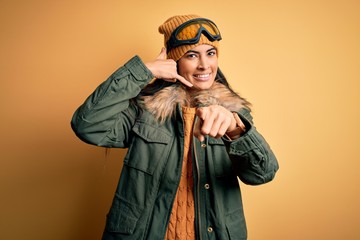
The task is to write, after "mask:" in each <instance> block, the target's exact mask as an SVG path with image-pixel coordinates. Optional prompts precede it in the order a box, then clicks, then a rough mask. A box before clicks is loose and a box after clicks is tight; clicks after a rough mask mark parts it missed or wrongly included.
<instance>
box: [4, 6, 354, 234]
mask: <svg viewBox="0 0 360 240" xmlns="http://www.w3.org/2000/svg"><path fill="white" fill-rule="evenodd" d="M184 13H197V14H200V15H202V16H204V17H209V18H211V19H213V20H214V21H215V22H216V23H217V25H218V26H219V28H220V29H221V32H222V35H223V40H222V41H221V49H220V59H219V61H220V66H221V68H222V70H223V71H224V73H225V74H226V76H227V78H228V79H229V81H230V83H231V84H232V86H233V87H234V89H236V91H238V92H239V93H241V94H242V95H243V96H245V97H246V98H248V99H249V100H250V101H251V102H252V103H253V114H254V117H255V123H256V125H257V128H258V129H259V131H260V132H262V133H263V135H264V136H265V137H266V139H267V140H268V141H269V143H270V145H271V146H272V148H273V150H274V152H275V153H276V155H277V157H278V159H279V163H280V171H279V172H278V175H277V177H276V179H275V180H274V181H273V182H271V183H270V184H267V185H263V186H258V187H250V186H244V184H242V188H243V197H244V205H245V213H246V217H247V223H248V230H249V240H262V239H270V240H272V239H276V240H278V239H286V240H287V239H289V240H297V239H299V240H304V239H306V240H308V239H315V240H318V239H327V240H329V239H330V240H332V239H334V240H338V239H347V240H349V239H360V231H359V226H360V207H359V205H360V204H359V203H360V194H359V191H360V186H359V185H360V174H359V169H360V163H359V161H360V154H359V152H360V144H359V143H360V141H359V136H360V127H359V124H360V107H359V103H360V94H359V86H360V83H359V82H360V79H359V77H360V14H359V13H360V1H357V0H353V1H351V0H327V1H326V0H324V1H321V0H311V1H310V0H305V1H300V0H298V1H291V0H263V1H261V0H246V1H243V0H223V1H211V0H207V1H193V0H183V1H174V0H167V1H163V0H152V1H147V0H144V1H119V0H118V1H115V0H113V1H111V0H105V1H91V0H90V1H89V0H87V1H85V0H84V1H76V0H75V1H73V0H72V1H70V0H67V1H55V0H54V1H50V0H49V1H45V0H44V1H40V0H32V1H28V0H14V1H10V0H1V1H0V31H1V40H0V76H1V83H0V104H1V105H0V109H1V110H0V114H1V116H0V121H1V124H0V139H1V140H0V141H1V142H0V146H1V150H0V163H1V166H0V194H1V196H0V239H6V240H9V239H15V240H17V239H27V240H32V239H34V240H35V239H37V240H38V239H51V240H64V239H66V240H79V239H81V240H82V239H86V240H89V239H99V238H100V235H101V232H102V230H103V227H104V221H105V214H106V212H107V211H108V208H109V206H110V202H111V199H112V197H113V192H114V190H115V186H116V184H117V180H118V175H119V172H120V168H121V166H122V155H123V150H118V149H115V150H111V151H110V153H109V154H108V155H106V154H105V151H104V149H102V148H98V147H94V146H90V145H87V144H85V143H83V142H81V141H80V140H78V139H77V138H76V137H75V135H74V134H73V133H72V131H71V129H70V119H71V116H72V114H73V112H74V111H75V109H76V108H77V107H78V106H79V105H80V104H81V103H82V102H83V100H84V99H85V98H86V97H87V96H88V95H89V94H90V93H91V92H92V91H93V90H94V88H95V87H96V86H97V85H98V84H99V83H100V82H102V81H103V80H105V79H106V78H107V77H108V76H109V75H110V74H111V73H112V72H113V71H114V70H116V69H117V68H118V67H119V66H121V65H123V64H124V63H125V62H126V61H127V60H128V59H129V58H131V57H132V56H133V55H135V54H139V55H140V56H141V57H142V59H143V60H144V61H149V60H152V59H153V58H155V57H156V56H157V54H158V53H159V51H160V48H161V47H162V37H161V35H160V34H158V32H157V27H158V26H159V25H160V24H161V23H162V22H163V21H165V20H166V19H167V18H168V17H170V16H172V15H175V14H184Z"/></svg>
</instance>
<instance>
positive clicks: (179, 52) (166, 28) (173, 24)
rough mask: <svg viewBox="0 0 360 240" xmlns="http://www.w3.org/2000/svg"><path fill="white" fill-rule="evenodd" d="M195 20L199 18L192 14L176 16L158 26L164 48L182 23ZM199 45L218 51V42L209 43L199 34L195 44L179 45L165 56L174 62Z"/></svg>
mask: <svg viewBox="0 0 360 240" xmlns="http://www.w3.org/2000/svg"><path fill="white" fill-rule="evenodd" d="M195 18H201V17H200V16H198V15H194V14H189V15H177V16H173V17H171V18H169V19H168V20H166V21H165V22H164V23H163V24H162V25H160V26H159V32H160V33H161V34H164V45H165V46H166V43H167V41H168V40H169V38H170V36H171V33H172V32H173V31H174V30H175V29H176V28H177V27H178V26H179V25H181V24H182V23H184V22H187V21H189V20H191V19H195ZM191 30H194V31H197V29H195V28H193V29H190V31H191ZM201 44H208V45H211V46H213V47H215V48H216V49H217V51H219V41H213V42H211V41H210V40H209V39H208V38H207V37H206V36H205V35H203V34H201V37H200V40H199V42H197V43H195V44H191V45H181V46H179V47H176V48H173V49H171V50H170V51H169V52H168V54H167V58H169V59H173V60H175V61H177V60H179V59H180V58H181V57H182V56H183V55H184V54H185V53H186V52H187V51H189V50H190V49H192V48H194V47H196V46H198V45H201Z"/></svg>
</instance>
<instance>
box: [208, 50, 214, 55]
mask: <svg viewBox="0 0 360 240" xmlns="http://www.w3.org/2000/svg"><path fill="white" fill-rule="evenodd" d="M208 55H209V56H216V51H215V50H213V51H210V52H208Z"/></svg>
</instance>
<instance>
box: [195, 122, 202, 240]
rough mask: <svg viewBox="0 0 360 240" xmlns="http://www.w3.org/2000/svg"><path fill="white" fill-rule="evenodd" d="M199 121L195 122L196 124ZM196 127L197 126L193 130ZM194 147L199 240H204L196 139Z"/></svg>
mask: <svg viewBox="0 0 360 240" xmlns="http://www.w3.org/2000/svg"><path fill="white" fill-rule="evenodd" d="M197 120H198V119H196V120H195V123H196V121H197ZM194 127H195V124H194V126H193V128H194ZM193 147H194V159H195V165H196V171H197V188H196V195H197V207H198V209H197V212H198V219H197V220H198V230H199V240H201V239H202V234H201V217H200V216H201V211H200V210H201V209H200V169H199V162H198V158H197V152H196V141H195V137H194V138H193Z"/></svg>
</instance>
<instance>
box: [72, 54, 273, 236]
mask: <svg viewBox="0 0 360 240" xmlns="http://www.w3.org/2000/svg"><path fill="white" fill-rule="evenodd" d="M152 78H153V75H152V74H151V72H150V71H149V70H148V69H147V68H146V67H145V65H144V64H143V62H142V61H141V59H140V58H139V57H137V56H135V57H134V58H132V59H131V60H130V61H128V62H127V63H126V64H125V65H124V66H123V67H121V68H119V69H118V70H117V71H116V72H114V73H113V74H112V75H111V76H110V77H109V78H108V79H107V80H106V81H105V82H103V83H102V84H101V85H100V86H99V87H98V88H97V89H96V90H95V91H94V93H92V94H91V95H90V96H89V97H88V98H87V99H86V101H85V102H84V104H83V105H82V106H80V107H79V108H78V110H77V111H76V112H75V114H74V116H73V118H72V121H71V126H72V128H73V130H74V132H75V133H76V135H77V136H78V137H79V138H80V139H82V140H83V141H85V142H87V143H90V144H94V145H97V146H104V147H117V148H128V152H127V155H126V157H125V159H124V165H123V169H122V173H121V176H120V180H119V184H118V187H117V190H116V194H115V196H114V199H113V203H112V206H111V209H110V211H109V214H108V215H107V221H106V228H105V231H104V234H103V239H104V240H110V239H114V240H115V239H123V240H127V239H129V240H130V239H131V240H140V239H147V240H163V239H164V236H165V232H166V229H167V223H168V221H169V217H170V213H171V209H172V204H173V201H174V198H175V194H176V191H177V187H178V184H179V180H180V173H181V169H182V159H183V152H184V149H183V145H184V133H183V121H182V113H181V107H180V104H179V103H178V102H177V101H176V100H175V101H174V102H173V103H172V105H171V104H170V105H169V104H164V105H163V106H165V107H164V108H169V106H171V108H174V109H172V111H170V112H171V116H168V115H166V116H167V117H166V119H165V120H163V121H159V118H158V117H156V116H157V114H159V113H158V112H159V111H162V112H160V114H162V113H163V112H166V111H167V110H169V109H165V110H164V109H160V110H159V109H151V107H148V108H147V102H146V101H140V100H139V99H137V98H136V97H137V96H138V94H139V92H140V91H141V89H142V88H143V87H144V86H146V85H147V84H148V82H149V81H150V80H151V79H152ZM222 88H223V87H222ZM179 89H181V88H179V87H174V88H172V91H173V92H178V91H179ZM214 92H215V93H218V92H219V91H218V90H214ZM170 94H171V95H172V93H171V92H170ZM204 94H205V95H203V96H202V97H203V99H204V101H206V100H207V99H210V98H215V100H217V101H218V103H219V104H220V105H223V106H224V107H227V108H228V109H229V110H231V111H233V112H237V113H238V115H239V116H240V118H241V119H242V121H243V122H244V124H245V125H246V129H247V131H246V133H245V134H243V135H242V136H241V137H240V138H239V139H237V140H234V141H229V140H227V139H226V138H225V137H224V138H220V139H215V138H211V137H207V138H206V140H205V141H204V142H200V141H199V140H197V139H196V138H194V139H193V148H192V154H193V163H194V164H193V168H194V169H193V173H194V183H195V184H194V197H195V212H196V216H195V222H196V226H195V229H196V235H197V239H203V240H205V239H214V240H215V239H216V240H229V239H246V238H247V231H246V224H245V218H244V212H243V205H242V200H241V192H240V187H239V182H238V177H239V178H240V179H241V181H243V182H244V183H246V184H251V185H258V184H263V183H266V182H269V181H271V180H272V179H273V178H274V176H275V173H276V171H277V170H278V163H277V160H276V158H275V156H274V154H273V152H272V151H271V149H270V147H269V146H268V144H267V143H266V141H265V140H264V138H263V137H262V136H261V135H260V134H259V133H258V132H257V130H256V128H255V127H254V126H253V123H252V117H251V115H250V111H249V110H248V109H247V108H245V107H240V108H239V106H241V103H239V101H240V100H239V99H237V98H234V99H231V98H232V97H230V100H229V99H226V100H222V99H221V97H220V98H219V97H218V95H219V94H214V95H213V96H207V95H206V94H208V93H204ZM221 96H222V95H221ZM178 97H179V96H176V97H173V100H174V99H175V98H176V99H177V98H178ZM169 98H171V96H169ZM152 100H153V101H158V100H159V99H156V98H155V99H152ZM135 101H138V103H137V104H135ZM199 101H200V102H201V101H202V100H201V99H200V100H199ZM229 102H230V105H229ZM232 102H234V103H235V104H234V105H233V104H232ZM234 108H235V110H236V108H239V109H237V110H236V111H235V110H234Z"/></svg>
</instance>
